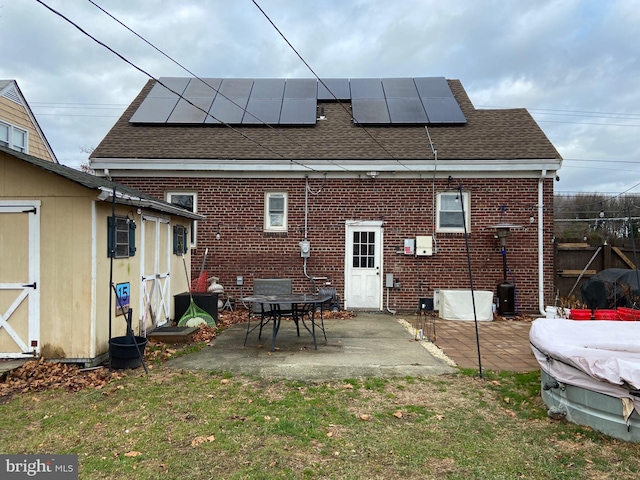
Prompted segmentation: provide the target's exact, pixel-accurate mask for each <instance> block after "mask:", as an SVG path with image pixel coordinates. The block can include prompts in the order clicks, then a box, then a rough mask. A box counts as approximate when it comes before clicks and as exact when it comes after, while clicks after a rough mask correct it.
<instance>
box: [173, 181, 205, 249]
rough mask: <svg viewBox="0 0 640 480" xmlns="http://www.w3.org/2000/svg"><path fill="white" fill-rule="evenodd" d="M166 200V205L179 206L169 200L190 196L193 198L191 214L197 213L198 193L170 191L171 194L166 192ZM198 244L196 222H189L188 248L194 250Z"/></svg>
mask: <svg viewBox="0 0 640 480" xmlns="http://www.w3.org/2000/svg"><path fill="white" fill-rule="evenodd" d="M165 195H166V199H167V202H168V203H171V204H173V205H178V206H180V204H177V203H173V202H172V201H171V199H172V198H173V197H174V196H176V197H177V196H181V195H184V196H190V197H193V210H192V212H193V213H198V192H194V191H188V190H177V191H171V192H166V194H165ZM197 243H198V221H197V220H191V240H190V243H189V247H190V248H196V245H197Z"/></svg>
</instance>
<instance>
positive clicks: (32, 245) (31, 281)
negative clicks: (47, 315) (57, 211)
mask: <svg viewBox="0 0 640 480" xmlns="http://www.w3.org/2000/svg"><path fill="white" fill-rule="evenodd" d="M0 232H1V233H2V234H1V235H0V259H1V263H0V358H25V357H37V356H39V355H40V287H41V285H40V201H39V200H30V201H9V200H5V201H0Z"/></svg>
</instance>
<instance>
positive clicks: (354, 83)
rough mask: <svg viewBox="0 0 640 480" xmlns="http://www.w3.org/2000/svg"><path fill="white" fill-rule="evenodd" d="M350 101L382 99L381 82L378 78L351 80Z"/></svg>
mask: <svg viewBox="0 0 640 480" xmlns="http://www.w3.org/2000/svg"><path fill="white" fill-rule="evenodd" d="M350 83H351V99H352V100H354V99H356V98H384V91H383V90H382V82H381V81H380V79H379V78H352V79H351V82H350Z"/></svg>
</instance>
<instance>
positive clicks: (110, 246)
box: [107, 217, 116, 258]
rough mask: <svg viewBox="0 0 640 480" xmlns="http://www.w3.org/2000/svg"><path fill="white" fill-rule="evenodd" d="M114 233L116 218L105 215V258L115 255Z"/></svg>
mask: <svg viewBox="0 0 640 480" xmlns="http://www.w3.org/2000/svg"><path fill="white" fill-rule="evenodd" d="M115 233H116V219H115V217H107V258H113V257H115V256H116V250H115V237H116V235H115Z"/></svg>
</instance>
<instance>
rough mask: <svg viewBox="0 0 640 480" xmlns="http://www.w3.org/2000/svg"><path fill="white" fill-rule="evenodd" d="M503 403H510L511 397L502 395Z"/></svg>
mask: <svg viewBox="0 0 640 480" xmlns="http://www.w3.org/2000/svg"><path fill="white" fill-rule="evenodd" d="M503 400H504V403H511V399H510V398H509V397H504V399H503Z"/></svg>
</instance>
